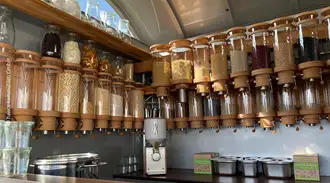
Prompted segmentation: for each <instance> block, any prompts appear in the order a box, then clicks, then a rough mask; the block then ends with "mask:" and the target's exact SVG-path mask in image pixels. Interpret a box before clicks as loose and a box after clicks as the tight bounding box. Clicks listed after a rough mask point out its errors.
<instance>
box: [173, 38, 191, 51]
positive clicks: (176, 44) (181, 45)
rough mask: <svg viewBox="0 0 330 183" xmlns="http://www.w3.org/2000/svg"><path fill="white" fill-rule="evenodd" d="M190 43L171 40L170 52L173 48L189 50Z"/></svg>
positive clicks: (181, 40)
mask: <svg viewBox="0 0 330 183" xmlns="http://www.w3.org/2000/svg"><path fill="white" fill-rule="evenodd" d="M190 44H191V42H190V41H189V40H188V39H177V40H173V41H171V42H170V43H169V45H170V49H169V50H170V51H172V50H173V49H175V48H189V49H191V47H190Z"/></svg>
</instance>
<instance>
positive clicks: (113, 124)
mask: <svg viewBox="0 0 330 183" xmlns="http://www.w3.org/2000/svg"><path fill="white" fill-rule="evenodd" d="M110 128H112V129H120V128H121V121H114V120H111V122H110Z"/></svg>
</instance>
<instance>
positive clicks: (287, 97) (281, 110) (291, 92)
mask: <svg viewBox="0 0 330 183" xmlns="http://www.w3.org/2000/svg"><path fill="white" fill-rule="evenodd" d="M277 102H278V111H277V116H279V117H281V123H282V124H285V125H286V126H288V127H290V126H292V125H294V124H296V120H297V116H298V110H297V109H298V107H297V101H296V91H295V89H294V84H293V83H285V84H280V85H279V86H278V94H277Z"/></svg>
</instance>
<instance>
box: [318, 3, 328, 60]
mask: <svg viewBox="0 0 330 183" xmlns="http://www.w3.org/2000/svg"><path fill="white" fill-rule="evenodd" d="M321 15H322V16H323V22H324V24H325V26H326V35H325V38H324V39H323V40H320V44H321V43H322V44H321V45H320V54H322V55H321V57H322V58H323V60H326V62H327V65H328V66H329V65H330V7H327V8H324V9H323V10H322V13H321Z"/></svg>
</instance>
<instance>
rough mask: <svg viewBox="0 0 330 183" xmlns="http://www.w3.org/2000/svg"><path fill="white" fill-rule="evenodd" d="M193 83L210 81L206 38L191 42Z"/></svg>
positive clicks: (208, 52) (208, 51)
mask: <svg viewBox="0 0 330 183" xmlns="http://www.w3.org/2000/svg"><path fill="white" fill-rule="evenodd" d="M192 48H193V57H194V83H200V82H209V81H210V50H209V45H208V38H207V37H201V38H197V39H195V40H193V42H192Z"/></svg>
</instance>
